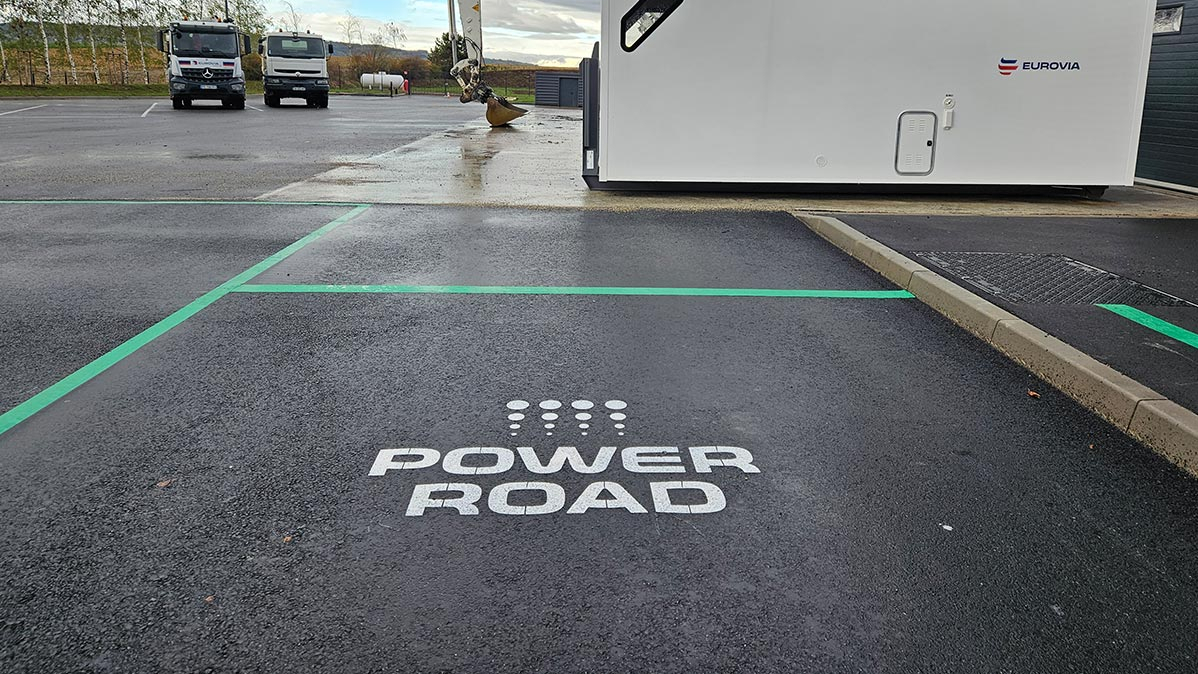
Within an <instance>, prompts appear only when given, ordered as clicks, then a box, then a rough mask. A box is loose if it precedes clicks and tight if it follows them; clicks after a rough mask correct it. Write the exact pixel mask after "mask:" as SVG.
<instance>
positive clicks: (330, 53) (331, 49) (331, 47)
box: [329, 42, 333, 56]
mask: <svg viewBox="0 0 1198 674" xmlns="http://www.w3.org/2000/svg"><path fill="white" fill-rule="evenodd" d="M332 55H333V43H332V42H330V43H329V56H332Z"/></svg>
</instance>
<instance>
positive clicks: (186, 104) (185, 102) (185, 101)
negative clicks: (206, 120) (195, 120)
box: [183, 98, 191, 108]
mask: <svg viewBox="0 0 1198 674" xmlns="http://www.w3.org/2000/svg"><path fill="white" fill-rule="evenodd" d="M183 107H185V108H190V107H191V99H190V98H184V99H183Z"/></svg>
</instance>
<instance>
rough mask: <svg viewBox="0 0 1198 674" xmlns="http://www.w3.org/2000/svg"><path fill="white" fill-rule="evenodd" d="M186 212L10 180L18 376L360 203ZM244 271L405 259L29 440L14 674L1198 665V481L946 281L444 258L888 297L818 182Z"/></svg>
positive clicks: (357, 245) (773, 278)
mask: <svg viewBox="0 0 1198 674" xmlns="http://www.w3.org/2000/svg"><path fill="white" fill-rule="evenodd" d="M175 208H176V207H167V206H153V207H145V206H115V205H114V206H111V207H109V206H105V207H98V206H97V207H92V208H81V207H79V206H39V207H34V208H29V207H23V206H14V205H4V206H0V209H2V210H0V215H3V216H4V220H5V222H7V223H28V224H27V225H21V226H14V225H13V224H8V225H6V228H5V230H4V232H5V236H6V237H7V238H6V241H5V243H6V248H7V247H10V246H24V247H25V249H26V253H24V254H16V253H14V254H11V255H10V256H9V257H8V258H6V259H5V260H4V263H5V270H4V273H3V274H4V275H3V279H4V284H5V288H6V292H5V298H4V302H5V304H6V305H7V306H6V307H5V311H4V312H3V313H0V316H2V318H0V326H3V328H4V331H3V335H4V340H5V351H6V352H9V351H15V352H16V353H17V355H15V356H11V355H10V356H6V358H8V360H7V361H5V362H4V363H3V365H4V368H5V371H6V372H8V371H13V372H17V373H18V376H17V377H14V378H5V380H4V381H3V382H2V383H0V399H2V400H4V401H5V402H6V405H10V404H11V402H12V401H15V400H19V399H20V398H21V397H22V396H24V395H25V394H27V393H28V391H30V390H32V389H33V388H37V387H38V386H41V385H43V384H44V383H45V382H51V381H52V380H54V379H55V378H56V377H58V376H60V373H62V372H66V371H69V370H71V369H72V368H74V367H77V366H78V364H79V363H80V362H81V361H84V360H87V359H88V358H89V357H91V355H92V354H94V353H96V352H100V351H103V350H105V349H106V348H108V347H109V345H111V344H112V343H113V342H114V341H117V340H120V339H122V338H127V337H129V336H132V334H133V333H134V332H135V331H137V330H139V329H140V328H141V327H142V326H144V325H145V324H146V323H147V322H150V321H152V320H154V317H155V316H156V315H158V317H161V315H164V314H165V313H168V312H169V311H172V310H174V309H177V308H179V307H180V306H183V305H185V304H186V303H187V302H189V301H190V300H191V299H194V297H196V296H198V295H200V294H202V293H204V292H206V291H207V290H209V289H211V288H212V287H215V286H216V285H218V284H220V283H222V282H224V281H225V280H227V279H228V278H230V277H232V276H233V275H235V274H237V273H238V272H240V271H242V270H243V269H246V268H248V267H249V266H251V265H253V264H255V263H256V262H257V261H258V260H259V259H262V258H263V257H265V256H266V255H269V254H270V253H271V252H273V251H275V250H280V249H282V248H283V247H285V246H287V245H288V244H290V243H291V242H292V241H295V240H297V239H299V238H300V237H301V236H303V235H304V234H306V233H307V232H309V231H312V230H314V229H316V228H317V227H320V226H321V225H323V224H324V223H326V222H329V221H331V220H333V219H334V218H336V217H338V216H339V215H342V214H344V213H345V211H346V210H347V209H337V208H314V207H281V206H280V207H274V206H227V207H215V206H204V207H202V208H201V207H196V208H195V209H194V210H191V209H184V210H182V211H179V210H172V209H175ZM110 209H113V210H110ZM116 209H123V210H119V215H116V213H118V210H116ZM189 221H190V222H194V223H195V224H194V225H193V226H190V227H189V226H180V223H186V222H189ZM210 222H218V223H221V224H216V225H212V226H211V227H208V226H201V224H200V223H204V225H207V223H210ZM105 223H109V224H107V225H106V224H105ZM113 223H116V224H113ZM105 227H109V229H105ZM135 262H136V263H135ZM10 269H11V270H13V271H10ZM249 283H250V284H251V285H255V284H258V285H261V284H270V285H271V286H273V287H275V289H280V290H281V289H282V288H278V286H289V287H290V289H291V290H293V291H294V290H304V289H303V288H296V287H295V286H302V285H319V286H321V287H323V286H324V285H328V284H332V285H343V286H362V285H366V284H370V285H371V286H380V285H383V286H387V287H386V288H378V287H375V288H374V289H375V290H382V291H385V292H372V293H349V292H319V293H317V292H241V291H244V290H254V288H252V287H251V288H240V289H238V290H239V291H237V292H232V293H230V294H228V295H226V296H223V297H221V298H220V299H218V300H217V301H216V302H214V303H213V304H212V305H211V306H209V307H207V308H205V309H203V310H202V311H199V312H198V313H196V314H195V315H194V316H192V317H191V318H189V319H187V320H186V321H184V322H183V323H181V324H180V325H178V326H177V327H175V328H174V329H172V330H170V331H169V332H166V333H165V334H164V335H162V336H161V337H158V338H157V339H155V340H153V341H152V342H150V343H149V344H148V345H147V346H145V347H143V348H142V349H141V350H139V351H137V352H136V353H134V354H133V355H131V356H129V357H127V358H125V359H124V360H122V361H121V362H119V363H118V364H116V365H115V366H113V367H112V368H111V369H109V370H108V371H106V372H104V373H102V374H100V375H99V376H96V377H95V378H94V379H92V380H90V381H89V382H87V383H86V384H84V385H82V386H81V387H79V388H78V389H77V390H75V391H74V392H73V393H71V394H69V395H67V396H66V397H64V398H63V399H61V400H59V401H57V402H55V403H53V404H51V405H50V406H48V407H47V408H45V409H44V410H43V411H41V412H40V413H38V414H36V415H34V416H32V417H31V418H29V419H28V420H26V421H25V422H23V423H21V424H19V425H17V426H16V427H14V428H12V429H11V430H9V431H8V432H6V433H4V434H3V435H0V457H2V460H3V463H4V465H5V470H4V471H3V473H2V475H0V521H3V522H4V525H3V527H4V536H2V537H0V559H3V561H4V563H3V567H2V568H3V572H2V573H3V575H4V578H3V580H4V582H3V584H2V586H0V607H2V608H0V611H2V615H0V669H3V670H5V671H14V672H41V671H122V672H124V671H129V672H133V671H329V672H392V671H394V672H445V671H453V672H528V671H544V672H623V671H629V672H631V671H660V672H689V671H720V672H833V671H836V672H839V671H844V672H862V671H865V672H879V671H884V672H964V671H968V672H1001V671H1029V672H1127V671H1137V672H1150V671H1159V672H1189V671H1193V670H1194V668H1195V664H1196V663H1195V658H1196V650H1198V649H1196V648H1195V646H1194V641H1193V638H1192V634H1193V629H1194V627H1195V626H1196V625H1198V606H1196V605H1195V604H1194V602H1193V601H1192V598H1193V597H1194V596H1195V595H1196V591H1198V577H1196V573H1195V571H1196V568H1198V567H1196V566H1195V563H1194V559H1195V557H1196V553H1198V549H1196V548H1198V522H1196V521H1195V518H1194V512H1195V510H1194V509H1195V505H1196V503H1198V486H1196V483H1195V482H1194V481H1193V480H1191V479H1188V478H1186V477H1185V476H1184V475H1183V474H1181V473H1180V471H1178V470H1177V469H1175V468H1174V467H1172V466H1171V465H1170V464H1168V463H1167V462H1165V461H1164V460H1163V459H1160V458H1159V457H1157V456H1156V455H1154V454H1152V453H1151V452H1149V451H1148V450H1146V449H1145V448H1143V447H1142V446H1140V445H1138V444H1137V443H1135V442H1133V441H1131V440H1129V439H1128V438H1126V437H1125V436H1123V435H1122V434H1120V433H1119V432H1118V431H1116V430H1115V429H1114V428H1112V427H1110V426H1109V425H1107V424H1106V423H1105V422H1103V421H1101V420H1100V419H1098V418H1096V417H1095V416H1093V415H1092V414H1090V413H1088V412H1086V411H1085V410H1083V409H1081V408H1080V407H1078V406H1077V405H1076V404H1075V403H1073V402H1072V401H1070V400H1068V399H1067V398H1065V397H1064V396H1062V395H1060V394H1058V393H1056V392H1055V391H1053V390H1051V389H1049V388H1048V387H1046V386H1045V385H1043V384H1042V383H1040V382H1039V381H1038V380H1037V379H1035V378H1034V377H1032V376H1031V375H1029V374H1028V373H1027V372H1026V371H1024V370H1022V369H1021V368H1019V367H1018V366H1016V365H1014V364H1012V363H1010V362H1009V361H1007V360H1006V359H1004V358H1002V357H1000V356H999V355H998V354H996V353H995V352H994V351H993V350H991V349H990V348H989V347H987V346H985V345H983V344H981V343H980V342H978V341H976V340H974V339H973V338H971V337H970V336H968V335H967V334H965V333H964V332H963V331H961V330H960V329H958V328H956V327H955V326H953V325H951V324H949V323H948V322H947V321H945V320H943V319H942V318H940V317H939V316H938V315H936V314H935V313H933V312H931V311H930V310H928V309H927V308H925V307H923V306H922V305H921V304H919V303H918V302H916V301H915V300H912V299H904V298H901V297H894V296H888V295H885V294H881V295H866V296H863V297H858V298H835V297H703V296H694V295H680V296H673V297H661V296H612V295H607V294H556V295H512V294H479V291H478V289H475V290H474V291H471V290H470V289H464V290H462V292H463V294H435V293H429V292H427V291H428V290H429V289H427V288H424V289H420V288H412V287H411V286H429V285H434V286H485V287H493V286H515V287H524V286H567V287H585V288H594V287H606V286H651V287H666V286H668V287H675V288H692V287H698V288H774V289H807V290H858V291H863V293H867V294H869V293H879V292H881V293H884V292H885V291H888V290H890V291H892V290H893V288H891V287H890V286H889V285H888V284H886V283H885V282H884V281H883V280H882V279H881V278H880V277H878V276H876V275H874V274H873V273H871V272H869V271H868V270H866V269H864V268H863V267H861V266H859V265H857V264H856V263H855V262H853V261H852V260H850V259H848V258H847V257H845V256H843V255H842V254H841V253H840V252H838V251H837V250H835V249H834V248H832V247H831V246H830V245H828V244H827V243H825V242H823V241H822V240H820V239H818V238H817V237H816V236H814V235H813V234H811V233H810V232H809V231H808V230H807V229H806V228H804V227H803V226H801V224H800V223H798V221H796V220H794V219H793V218H791V217H790V216H788V215H782V214H769V213H765V214H746V213H729V212H707V213H686V214H679V213H667V212H641V213H604V212H581V211H571V210H541V211H521V210H512V209H494V208H492V209H457V208H445V207H420V208H415V207H398V206H395V207H390V206H389V207H380V206H375V207H372V208H370V209H369V210H367V211H365V212H364V213H362V214H361V215H360V216H358V217H357V218H356V219H354V220H351V221H349V222H347V223H346V224H343V225H341V226H340V227H339V228H338V229H335V230H333V231H332V232H331V233H329V234H328V235H327V236H325V237H323V238H320V239H317V240H315V241H313V242H311V243H309V244H308V245H307V246H306V247H303V248H302V249H301V250H299V251H298V252H296V253H295V254H294V255H292V256H290V257H288V258H287V259H285V260H282V261H280V262H279V263H278V264H277V265H275V266H274V267H273V268H271V269H269V270H267V271H265V272H264V273H263V274H261V275H259V276H258V277H257V278H254V279H253V280H251V281H250V282H249ZM259 289H261V288H259ZM348 289H351V288H345V287H343V288H341V289H340V290H348ZM309 290H312V288H309ZM326 290H327V289H326ZM417 290H419V291H420V292H414V291H417ZM442 290H444V289H443V288H442ZM575 292H581V291H575ZM31 316H33V317H37V319H36V320H34V319H33V318H31ZM25 354H27V355H25ZM1029 390H1033V391H1036V392H1038V393H1039V394H1040V395H1041V397H1040V398H1039V399H1035V398H1032V397H1029V395H1028V391H1029ZM518 401H524V402H527V403H530V406H529V407H528V408H523V407H522V405H520V404H519V402H518ZM556 403H561V405H557V404H556ZM573 403H577V406H575V405H573ZM588 404H589V405H590V406H588ZM580 414H587V415H590V417H589V418H579V416H578V415H580ZM514 415H519V418H518V419H517V418H516V416H514ZM542 415H555V416H554V417H545V416H542ZM550 424H552V428H549V427H548V425H550ZM584 424H585V427H584ZM512 426H519V428H512ZM551 433H552V435H550V434H551ZM513 434H514V435H513ZM584 434H585V435H584ZM521 447H527V448H531V449H530V450H529V451H521V450H520V449H519V448H521ZM559 447H577V448H578V450H579V452H580V457H581V459H582V460H583V461H584V462H585V465H581V464H580V465H577V466H574V464H569V463H567V464H566V465H565V466H563V467H561V469H560V470H554V466H553V465H552V464H550V465H549V466H548V467H543V466H541V463H543V462H546V461H549V458H550V456H551V455H552V454H553V453H554V452H555V450H557V448H559ZM604 447H612V448H615V449H614V450H610V451H608V450H604V449H602V448H604ZM636 447H649V448H655V449H642V450H631V451H630V450H629V448H636ZM459 448H476V449H477V448H490V449H485V450H481V451H473V452H455V451H453V450H456V449H459ZM692 448H698V449H697V450H696V449H692ZM728 448H738V449H737V450H730V449H728ZM386 450H397V451H393V452H391V453H387V452H386ZM398 450H408V451H406V452H403V451H398ZM674 450H677V452H675V451H674ZM605 452H607V454H608V455H610V463H609V464H608V465H607V466H606V467H605V469H601V468H604V466H602V465H598V466H597V465H595V464H594V463H593V460H596V461H599V463H600V464H602V457H604V456H605ZM530 455H531V458H530ZM422 457H431V458H434V459H438V460H439V461H437V462H436V463H433V462H432V461H430V463H431V464H432V465H429V466H427V467H423V468H413V467H407V468H404V467H402V462H405V461H408V462H411V461H416V460H417V459H419V458H422ZM508 459H511V465H510V467H508V464H507V463H505V462H506V461H507V460H508ZM704 459H713V460H715V461H716V463H715V464H714V465H713V464H712V463H711V462H707V463H704ZM720 459H724V460H726V461H724V462H721V461H720ZM530 461H531V463H529V462H530ZM721 463H725V464H726V465H720V464H721ZM417 465H420V464H417ZM492 466H497V467H496V468H495V469H494V470H488V468H489V467H492ZM572 466H574V467H572ZM500 468H503V470H500ZM372 472H375V473H381V474H375V475H372V474H371V473H372ZM596 485H597V486H596ZM422 494H423V495H425V496H426V497H427V498H421V495H422ZM422 504H423V505H422ZM526 509H527V510H526ZM529 510H531V511H534V512H544V514H523V515H519V514H508V513H511V512H525V513H527V512H528V511H529ZM475 511H477V514H472V513H474V512H475ZM679 511H681V512H679Z"/></svg>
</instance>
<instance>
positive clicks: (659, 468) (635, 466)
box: [620, 447, 686, 473]
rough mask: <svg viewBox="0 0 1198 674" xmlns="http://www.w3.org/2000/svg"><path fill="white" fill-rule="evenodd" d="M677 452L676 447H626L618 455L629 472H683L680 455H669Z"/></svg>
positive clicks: (684, 469) (684, 470)
mask: <svg viewBox="0 0 1198 674" xmlns="http://www.w3.org/2000/svg"><path fill="white" fill-rule="evenodd" d="M677 453H678V448H677V447H626V448H625V449H624V451H623V452H621V453H620V456H621V457H623V459H624V470H626V471H628V472H630V473H685V472H686V468H684V467H683V466H682V457H681V456H670V455H671V454H677ZM659 455H664V456H659ZM662 464H669V465H662Z"/></svg>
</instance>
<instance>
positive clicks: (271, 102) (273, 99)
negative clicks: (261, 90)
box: [262, 94, 279, 108]
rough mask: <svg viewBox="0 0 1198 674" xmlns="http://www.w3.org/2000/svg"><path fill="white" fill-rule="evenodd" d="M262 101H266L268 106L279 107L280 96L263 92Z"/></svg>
mask: <svg viewBox="0 0 1198 674" xmlns="http://www.w3.org/2000/svg"><path fill="white" fill-rule="evenodd" d="M262 102H263V103H265V104H266V107H268V108H277V107H279V97H278V96H272V95H270V94H263V95H262Z"/></svg>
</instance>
